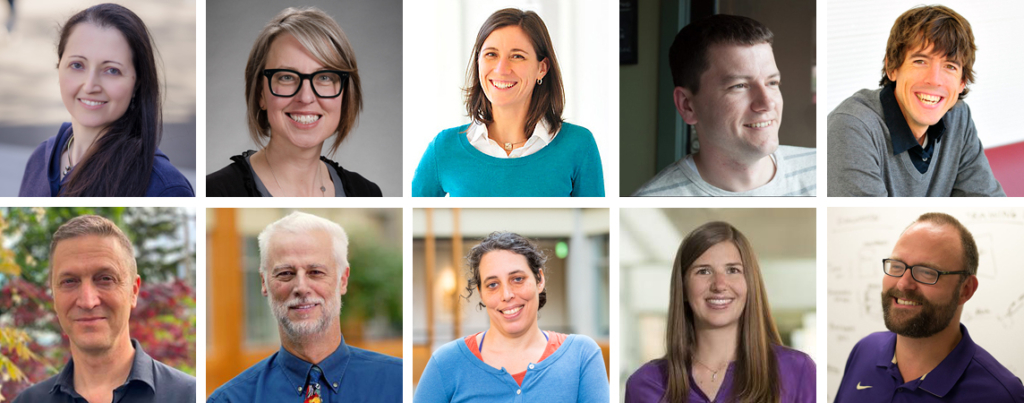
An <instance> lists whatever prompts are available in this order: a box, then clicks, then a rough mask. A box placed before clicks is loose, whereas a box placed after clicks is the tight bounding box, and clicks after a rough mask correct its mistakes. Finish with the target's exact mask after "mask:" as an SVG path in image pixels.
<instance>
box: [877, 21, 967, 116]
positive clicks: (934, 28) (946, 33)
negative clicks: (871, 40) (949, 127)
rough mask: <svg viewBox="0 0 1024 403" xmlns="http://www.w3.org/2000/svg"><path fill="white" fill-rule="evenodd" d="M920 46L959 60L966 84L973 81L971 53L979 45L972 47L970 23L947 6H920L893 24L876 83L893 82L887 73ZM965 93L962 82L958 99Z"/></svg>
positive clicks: (962, 77) (883, 84)
mask: <svg viewBox="0 0 1024 403" xmlns="http://www.w3.org/2000/svg"><path fill="white" fill-rule="evenodd" d="M919 45H920V46H921V47H922V48H927V47H928V45H932V46H933V48H932V52H934V53H935V54H939V55H944V56H945V57H946V58H947V59H949V60H953V61H956V62H957V63H960V66H961V69H962V70H961V71H962V72H963V75H962V76H961V79H962V80H963V81H964V82H965V83H966V84H971V83H974V69H973V68H974V52H975V51H977V50H978V48H977V47H976V46H974V33H972V32H971V23H969V22H967V19H965V18H964V17H963V16H961V15H960V14H957V13H956V11H953V10H952V9H950V8H949V7H946V6H919V7H915V8H912V9H910V10H907V11H906V12H904V13H903V15H900V16H899V18H897V19H896V22H895V23H894V24H893V25H892V31H890V32H889V41H888V42H887V43H886V45H885V65H884V66H882V80H881V81H879V82H878V85H879V86H883V87H884V86H886V85H889V84H890V83H892V82H893V81H892V80H890V79H889V75H888V72H890V71H895V70H897V69H899V68H900V66H902V65H903V62H904V60H906V58H907V55H908V53H910V51H912V50H914V49H915V48H917V47H918V46H919ZM967 92H969V90H968V88H967V86H966V85H965V86H964V90H963V92H961V93H960V99H964V97H966V96H967Z"/></svg>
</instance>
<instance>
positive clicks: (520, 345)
mask: <svg viewBox="0 0 1024 403" xmlns="http://www.w3.org/2000/svg"><path fill="white" fill-rule="evenodd" d="M484 340H485V341H484V342H485V343H487V348H488V349H489V350H496V351H526V350H527V349H528V348H529V347H530V346H531V345H534V344H535V343H546V340H545V339H544V333H543V332H541V331H540V326H537V325H536V324H534V325H533V326H531V327H530V328H529V329H527V330H526V331H524V332H522V333H519V334H509V333H504V332H503V331H502V330H501V329H498V328H496V327H494V326H493V325H492V326H491V327H490V328H488V329H487V335H486V337H485V338H484Z"/></svg>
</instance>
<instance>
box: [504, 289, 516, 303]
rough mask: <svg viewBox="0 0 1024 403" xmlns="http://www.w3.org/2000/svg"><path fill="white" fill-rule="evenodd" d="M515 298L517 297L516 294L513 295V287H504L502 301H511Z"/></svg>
mask: <svg viewBox="0 0 1024 403" xmlns="http://www.w3.org/2000/svg"><path fill="white" fill-rule="evenodd" d="M514 297H515V294H513V293H512V288H511V287H503V288H502V294H501V300H502V301H511V300H512V298H514Z"/></svg>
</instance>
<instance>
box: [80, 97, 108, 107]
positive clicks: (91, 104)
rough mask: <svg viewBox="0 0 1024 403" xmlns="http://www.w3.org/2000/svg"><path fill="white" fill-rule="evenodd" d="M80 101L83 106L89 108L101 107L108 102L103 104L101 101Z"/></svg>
mask: <svg viewBox="0 0 1024 403" xmlns="http://www.w3.org/2000/svg"><path fill="white" fill-rule="evenodd" d="M78 100H79V101H82V103H83V104H86V105H89V106H99V105H103V104H105V103H106V102H101V101H90V100H88V99H82V98H78Z"/></svg>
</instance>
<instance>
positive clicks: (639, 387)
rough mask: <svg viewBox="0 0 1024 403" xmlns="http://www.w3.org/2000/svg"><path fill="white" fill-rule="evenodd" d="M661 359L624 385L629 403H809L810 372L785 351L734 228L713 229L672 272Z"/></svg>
mask: <svg viewBox="0 0 1024 403" xmlns="http://www.w3.org/2000/svg"><path fill="white" fill-rule="evenodd" d="M671 284H672V285H671V288H672V291H671V300H670V305H669V311H668V326H667V329H668V330H667V331H666V346H667V351H666V353H665V356H664V357H662V358H660V359H657V360H654V361H651V362H648V363H647V364H644V365H643V366H642V367H640V369H638V370H637V371H636V372H635V373H633V375H632V376H630V377H629V380H628V381H627V382H626V402H627V403H640V402H758V403H761V402H773V403H777V402H814V400H815V365H814V361H813V360H811V358H810V357H809V356H807V355H806V354H804V353H802V352H799V351H796V350H792V349H789V348H786V347H784V346H782V342H781V339H780V337H779V332H778V330H777V329H776V327H775V321H774V320H773V319H772V313H771V309H770V308H769V305H768V296H767V294H766V292H765V287H764V280H763V279H762V276H761V269H760V267H759V266H758V263H757V257H756V256H755V254H754V250H753V248H751V246H750V242H749V241H747V238H746V237H744V236H743V234H742V233H740V232H739V230H737V229H736V228H735V227H733V226H732V225H729V224H727V223H724V222H718V221H716V222H710V223H707V224H704V225H702V226H700V227H698V228H697V229H695V230H693V232H691V233H690V234H689V235H687V236H686V238H685V239H684V240H683V243H682V245H680V246H679V252H678V253H677V254H676V259H675V264H674V265H673V268H672V279H671Z"/></svg>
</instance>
